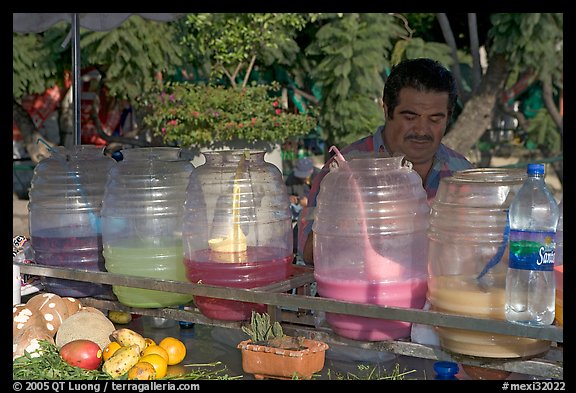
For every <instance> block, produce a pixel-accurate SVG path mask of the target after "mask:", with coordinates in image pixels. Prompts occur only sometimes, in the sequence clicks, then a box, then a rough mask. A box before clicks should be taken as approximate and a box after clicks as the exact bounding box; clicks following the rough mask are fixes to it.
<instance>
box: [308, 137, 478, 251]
mask: <svg viewBox="0 0 576 393" xmlns="http://www.w3.org/2000/svg"><path fill="white" fill-rule="evenodd" d="M383 128H384V126H380V127H378V129H377V130H376V132H374V134H372V135H369V136H366V137H364V138H362V139H359V140H358V141H356V142H353V143H352V144H350V145H348V146H346V147H345V148H343V149H342V150H341V151H340V152H341V153H342V155H344V156H345V157H346V158H349V157H352V156H354V155H356V154H366V153H380V154H382V153H384V154H388V155H390V154H389V153H388V151H387V150H386V147H385V146H384V140H383V139H382V130H383ZM333 160H334V157H332V158H330V159H329V160H328V161H327V162H326V163H325V164H324V166H323V167H322V170H321V171H320V172H319V173H318V174H317V175H316V177H315V178H314V182H313V183H312V187H311V189H310V193H309V194H308V207H306V208H304V209H303V211H302V212H301V213H300V223H299V224H298V253H299V254H300V255H302V254H303V250H304V243H305V242H306V238H307V237H308V234H309V233H310V231H311V230H312V224H313V223H314V207H315V206H316V198H317V196H318V192H319V191H320V182H321V181H322V179H323V178H324V176H326V174H328V172H330V164H331V163H332V161H333ZM470 168H474V165H472V163H471V162H470V161H468V160H467V159H466V157H464V156H463V155H462V154H460V153H458V152H456V151H455V150H452V149H450V148H448V147H447V146H446V145H444V144H442V143H441V144H440V146H439V147H438V151H437V152H436V154H435V155H434V162H433V164H432V168H431V169H430V172H429V173H428V177H427V178H426V184H425V185H424V189H425V190H426V195H427V197H428V204H430V203H431V202H432V200H433V199H434V197H435V196H436V191H438V187H439V186H440V179H442V178H443V177H447V176H452V173H454V172H456V171H460V170H464V169H470Z"/></svg>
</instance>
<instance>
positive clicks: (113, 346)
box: [102, 341, 122, 361]
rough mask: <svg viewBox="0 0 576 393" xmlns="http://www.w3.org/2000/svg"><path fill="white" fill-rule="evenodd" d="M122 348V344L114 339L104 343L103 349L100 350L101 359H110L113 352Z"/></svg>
mask: <svg viewBox="0 0 576 393" xmlns="http://www.w3.org/2000/svg"><path fill="white" fill-rule="evenodd" d="M120 348H122V345H120V344H119V343H117V342H116V341H112V342H111V343H110V344H108V345H106V347H105V348H104V350H103V351H102V359H103V360H104V361H106V360H108V359H110V358H111V357H112V355H114V353H115V352H116V351H117V350H119V349H120Z"/></svg>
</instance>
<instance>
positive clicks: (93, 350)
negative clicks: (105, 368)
mask: <svg viewBox="0 0 576 393" xmlns="http://www.w3.org/2000/svg"><path fill="white" fill-rule="evenodd" d="M60 356H62V359H64V361H65V362H66V363H68V364H69V365H71V366H76V367H80V368H83V369H86V370H96V369H97V368H98V367H100V364H101V363H102V349H101V348H100V346H99V345H98V344H96V343H95V342H94V341H91V340H85V339H79V340H74V341H70V342H69V343H67V344H65V345H63V346H62V348H60Z"/></svg>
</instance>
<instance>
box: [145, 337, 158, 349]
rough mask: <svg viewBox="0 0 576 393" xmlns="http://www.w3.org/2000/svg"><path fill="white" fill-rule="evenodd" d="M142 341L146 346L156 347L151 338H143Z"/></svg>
mask: <svg viewBox="0 0 576 393" xmlns="http://www.w3.org/2000/svg"><path fill="white" fill-rule="evenodd" d="M144 341H145V342H146V346H147V347H149V346H150V345H156V342H155V341H154V340H152V339H151V338H148V337H146V338H144Z"/></svg>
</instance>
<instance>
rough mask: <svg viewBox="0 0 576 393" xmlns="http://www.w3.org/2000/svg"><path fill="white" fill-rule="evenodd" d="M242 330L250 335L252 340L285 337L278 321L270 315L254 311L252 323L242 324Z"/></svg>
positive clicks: (251, 318)
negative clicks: (272, 319)
mask: <svg viewBox="0 0 576 393" xmlns="http://www.w3.org/2000/svg"><path fill="white" fill-rule="evenodd" d="M242 331H243V332H244V333H246V334H247V335H249V336H250V339H251V340H252V342H259V341H266V340H271V339H274V338H282V337H284V332H283V331H282V325H280V323H279V322H278V321H275V322H274V323H272V322H271V320H270V315H268V314H266V313H264V314H260V313H257V312H255V311H252V316H251V317H250V325H244V326H242Z"/></svg>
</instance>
